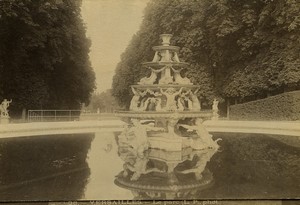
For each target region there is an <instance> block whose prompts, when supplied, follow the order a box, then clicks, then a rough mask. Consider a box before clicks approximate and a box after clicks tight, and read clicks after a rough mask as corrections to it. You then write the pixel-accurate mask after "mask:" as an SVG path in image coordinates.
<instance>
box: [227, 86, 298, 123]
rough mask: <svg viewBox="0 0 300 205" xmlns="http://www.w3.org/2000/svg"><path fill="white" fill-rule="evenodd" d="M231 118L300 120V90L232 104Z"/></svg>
mask: <svg viewBox="0 0 300 205" xmlns="http://www.w3.org/2000/svg"><path fill="white" fill-rule="evenodd" d="M229 118H230V119H231V120H300V91H293V92H287V93H283V94H280V95H276V96H271V97H268V98H265V99H261V100H256V101H252V102H247V103H243V104H238V105H232V106H230V110H229Z"/></svg>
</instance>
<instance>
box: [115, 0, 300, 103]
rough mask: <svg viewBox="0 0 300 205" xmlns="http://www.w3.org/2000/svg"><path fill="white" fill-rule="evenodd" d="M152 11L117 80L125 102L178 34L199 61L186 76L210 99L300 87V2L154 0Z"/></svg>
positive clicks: (184, 50) (186, 56)
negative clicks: (164, 43)
mask: <svg viewBox="0 0 300 205" xmlns="http://www.w3.org/2000/svg"><path fill="white" fill-rule="evenodd" d="M144 16H145V17H144V20H143V22H142V25H141V28H140V30H139V32H137V34H136V35H135V36H134V37H133V38H132V41H131V43H130V44H129V46H128V48H127V49H126V51H125V52H124V53H123V54H122V58H121V62H120V63H119V65H118V66H117V69H116V74H115V77H114V82H113V95H114V96H116V98H117V99H118V101H119V103H121V104H122V105H124V104H125V105H129V100H130V95H129V94H130V93H129V91H128V90H129V89H128V86H129V85H130V84H134V83H136V82H137V81H138V79H139V78H140V77H141V76H145V74H146V73H145V70H144V69H143V68H141V66H140V63H142V62H144V61H151V57H152V55H153V51H152V50H151V47H152V46H154V45H157V44H159V43H158V36H159V34H162V33H171V34H173V35H174V37H173V42H172V43H173V45H178V46H180V47H181V50H180V57H181V59H183V60H184V61H185V62H188V63H190V64H191V66H190V67H189V68H188V70H187V71H186V75H187V76H188V77H190V78H191V79H192V82H193V83H194V84H199V86H200V92H199V94H198V95H199V97H200V98H201V100H206V101H207V102H208V103H211V102H212V99H213V98H215V97H219V98H223V99H226V98H228V99H230V98H235V99H237V98H238V99H240V100H247V99H252V98H253V99H255V98H257V97H263V96H267V95H268V94H277V93H280V92H284V91H287V90H293V89H299V88H300V64H299V59H300V58H299V57H300V56H299V55H300V46H299V44H300V4H299V3H298V2H297V1H296V0H191V1H184V0H174V1H173V0H166V1H159V0H152V1H150V3H149V4H148V6H147V8H146V9H145V15H144ZM122 80H124V81H125V82H123V81H122ZM120 82H123V83H120Z"/></svg>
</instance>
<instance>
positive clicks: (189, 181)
mask: <svg viewBox="0 0 300 205" xmlns="http://www.w3.org/2000/svg"><path fill="white" fill-rule="evenodd" d="M216 152H217V149H216V148H213V149H205V150H195V149H192V148H190V147H189V148H184V149H182V150H181V151H165V150H160V149H148V150H147V151H146V152H144V153H143V155H140V154H137V153H136V152H135V150H134V149H133V148H132V147H131V146H130V144H128V143H126V142H125V141H120V140H119V142H118V153H119V157H120V158H121V159H122V160H123V161H124V165H123V170H122V171H121V172H120V173H119V174H118V175H117V176H116V178H115V184H116V185H117V186H119V187H122V188H124V189H127V190H130V191H131V192H132V194H133V196H134V199H135V200H146V199H147V200H162V199H168V200H175V199H197V193H198V192H199V191H201V190H203V189H207V188H209V187H211V186H212V185H213V184H214V180H213V175H212V173H211V172H210V171H209V169H208V168H207V163H208V162H209V161H210V160H211V158H212V156H213V155H214V154H215V153H216Z"/></svg>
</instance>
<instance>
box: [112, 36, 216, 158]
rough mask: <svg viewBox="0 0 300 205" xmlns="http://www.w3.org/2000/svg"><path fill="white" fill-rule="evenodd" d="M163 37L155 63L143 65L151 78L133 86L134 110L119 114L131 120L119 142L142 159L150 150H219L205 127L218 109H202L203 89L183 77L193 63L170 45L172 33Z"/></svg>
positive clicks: (131, 105)
mask: <svg viewBox="0 0 300 205" xmlns="http://www.w3.org/2000/svg"><path fill="white" fill-rule="evenodd" d="M160 37H161V39H162V45H160V46H154V47H153V50H154V51H155V55H154V58H153V60H152V61H151V62H146V63H143V64H142V65H143V66H145V67H147V68H148V69H149V70H151V75H150V76H149V77H144V78H142V79H141V80H140V81H139V82H138V83H137V85H132V86H131V90H132V92H133V94H134V96H133V97H132V100H131V103H130V110H129V111H120V112H117V113H116V116H119V117H122V118H126V119H127V121H128V120H130V121H131V123H130V124H128V126H127V127H126V128H125V129H124V131H123V132H122V133H121V135H120V136H119V140H120V141H122V142H126V143H128V144H129V145H130V146H131V147H132V149H133V150H135V151H136V153H137V154H138V155H140V156H142V155H143V153H144V151H145V150H148V149H149V148H151V149H162V150H166V151H181V150H182V149H184V148H188V147H190V148H192V149H194V150H204V149H209V148H216V147H218V144H217V140H216V141H214V140H213V139H212V135H210V134H209V133H208V132H207V130H206V129H205V127H204V126H203V125H202V122H203V120H205V119H211V118H212V117H213V118H216V117H217V113H216V109H214V110H208V111H203V110H201V104H200V101H199V99H198V97H197V95H196V94H197V92H198V90H199V86H197V85H193V83H192V82H191V81H190V79H188V78H187V77H182V75H181V71H182V70H183V69H186V68H187V67H188V65H189V64H188V63H185V62H181V61H180V60H179V57H178V51H179V47H177V46H171V45H170V39H171V37H172V35H171V34H162V35H160ZM215 105H216V103H215ZM214 107H216V106H214Z"/></svg>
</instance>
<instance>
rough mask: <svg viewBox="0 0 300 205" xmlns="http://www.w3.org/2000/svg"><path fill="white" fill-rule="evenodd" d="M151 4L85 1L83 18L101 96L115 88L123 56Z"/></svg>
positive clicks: (126, 0) (140, 0)
mask: <svg viewBox="0 0 300 205" xmlns="http://www.w3.org/2000/svg"><path fill="white" fill-rule="evenodd" d="M147 2H148V0H83V1H82V17H83V19H84V21H85V23H86V26H87V36H88V37H89V38H90V39H91V40H92V47H91V53H90V59H91V62H92V66H93V68H94V70H95V72H96V82H97V92H102V91H104V90H106V89H109V88H111V84H112V77H113V75H114V70H115V68H116V65H117V63H118V62H119V61H120V55H121V54H122V53H123V52H124V50H125V48H126V47H127V45H128V43H129V41H130V40H131V38H132V36H133V34H135V33H136V32H137V31H138V29H139V26H140V24H141V22H142V18H143V10H144V8H145V7H146V4H147Z"/></svg>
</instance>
